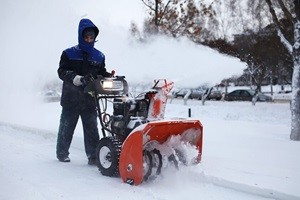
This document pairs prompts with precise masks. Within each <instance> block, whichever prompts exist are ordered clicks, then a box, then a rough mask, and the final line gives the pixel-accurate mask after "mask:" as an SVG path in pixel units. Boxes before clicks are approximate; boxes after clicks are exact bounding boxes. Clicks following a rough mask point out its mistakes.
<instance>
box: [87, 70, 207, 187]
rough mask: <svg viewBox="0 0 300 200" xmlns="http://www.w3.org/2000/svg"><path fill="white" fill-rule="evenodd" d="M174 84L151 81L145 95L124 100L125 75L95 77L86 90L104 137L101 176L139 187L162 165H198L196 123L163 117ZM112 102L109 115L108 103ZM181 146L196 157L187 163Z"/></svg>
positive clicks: (199, 143)
mask: <svg viewBox="0 0 300 200" xmlns="http://www.w3.org/2000/svg"><path fill="white" fill-rule="evenodd" d="M172 87H173V82H168V81H166V80H155V81H154V86H153V88H152V89H151V90H149V91H148V92H145V93H142V94H140V95H138V96H137V97H134V98H131V97H128V85H127V82H126V80H125V77H123V76H116V77H113V78H104V77H102V76H98V77H97V79H92V80H91V82H90V83H89V84H88V85H87V86H86V88H85V92H86V93H90V94H91V95H92V96H93V97H94V98H95V101H96V105H97V112H98V118H99V121H100V125H101V130H102V137H101V139H100V141H99V144H98V147H97V165H98V168H99V171H100V172H101V173H102V174H103V175H105V176H121V178H122V180H123V181H124V182H126V183H129V184H132V185H138V184H140V183H142V182H143V181H146V180H148V179H149V178H150V177H155V176H156V175H158V174H160V173H161V170H162V167H163V166H164V162H165V161H166V162H171V163H173V164H174V165H175V167H178V165H179V164H180V163H183V164H187V162H189V163H193V164H196V163H199V162H200V160H201V154H202V138H203V127H202V124H201V123H200V121H199V120H186V119H172V120H165V119H164V111H165V107H166V103H167V94H168V93H169V92H170V90H171V89H172ZM108 102H111V103H112V104H113V111H112V114H109V113H108V112H107V108H108V107H107V103H108ZM184 146H189V147H191V148H192V149H193V150H194V151H195V152H196V154H194V156H193V157H192V159H191V161H188V160H187V155H186V154H187V153H188V152H187V151H186V148H184Z"/></svg>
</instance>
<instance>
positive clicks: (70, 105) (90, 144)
mask: <svg viewBox="0 0 300 200" xmlns="http://www.w3.org/2000/svg"><path fill="white" fill-rule="evenodd" d="M98 33H99V30H98V28H97V27H96V26H95V25H94V24H93V22H92V21H91V20H89V19H82V20H81V21H80V22H79V27H78V45H76V46H74V47H71V48H68V49H66V50H64V51H63V53H62V55H61V59H60V62H59V68H58V70H57V72H58V76H59V78H60V79H61V80H63V89H62V97H61V101H60V104H61V106H62V112H61V118H60V125H59V131H58V137H57V146H56V156H57V159H58V160H59V161H61V162H70V158H69V148H70V145H71V142H72V138H73V134H74V130H75V127H76V124H77V122H78V119H79V116H80V117H81V121H82V126H83V133H84V146H85V152H86V155H87V157H88V164H89V165H95V164H96V147H97V144H98V141H99V133H98V128H97V112H96V104H95V100H94V98H93V97H92V96H91V95H89V94H87V93H84V87H85V86H86V84H87V83H88V82H89V80H90V77H91V76H92V77H96V76H97V75H102V76H104V77H109V76H111V74H110V73H108V72H107V71H106V68H105V57H104V55H103V54H102V53H101V52H100V51H98V50H97V49H95V48H94V44H95V39H96V37H97V35H98Z"/></svg>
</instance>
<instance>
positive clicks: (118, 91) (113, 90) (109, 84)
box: [84, 75, 128, 137]
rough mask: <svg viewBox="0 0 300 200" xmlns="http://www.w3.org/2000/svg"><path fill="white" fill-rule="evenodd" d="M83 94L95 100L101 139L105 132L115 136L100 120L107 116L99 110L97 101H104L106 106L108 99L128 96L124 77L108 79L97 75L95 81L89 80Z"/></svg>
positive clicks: (104, 109)
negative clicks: (89, 95)
mask: <svg viewBox="0 0 300 200" xmlns="http://www.w3.org/2000/svg"><path fill="white" fill-rule="evenodd" d="M84 92H85V93H89V94H91V95H92V96H93V97H94V99H95V104H96V108H97V112H98V118H99V121H100V124H101V130H102V134H103V137H106V133H105V131H108V132H109V133H111V135H115V134H116V133H115V132H114V131H112V130H111V129H109V128H108V126H107V122H106V123H105V122H104V121H105V120H104V119H103V118H102V117H107V116H109V115H108V114H106V108H103V111H102V110H101V106H100V103H99V100H100V99H104V104H105V105H106V104H107V99H109V98H117V97H123V96H126V95H127V94H128V84H127V81H126V80H125V76H115V77H110V78H108V77H103V76H100V75H99V76H97V78H96V79H90V82H89V83H88V84H87V86H86V87H85V88H84Z"/></svg>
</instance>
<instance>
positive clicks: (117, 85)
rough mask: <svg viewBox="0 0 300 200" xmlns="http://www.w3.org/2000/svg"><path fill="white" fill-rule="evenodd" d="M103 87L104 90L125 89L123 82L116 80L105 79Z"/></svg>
mask: <svg viewBox="0 0 300 200" xmlns="http://www.w3.org/2000/svg"><path fill="white" fill-rule="evenodd" d="M102 87H103V89H104V90H110V91H119V90H123V82H122V81H116V80H103V81H102Z"/></svg>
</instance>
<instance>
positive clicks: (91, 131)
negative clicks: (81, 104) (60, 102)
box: [56, 107, 99, 159]
mask: <svg viewBox="0 0 300 200" xmlns="http://www.w3.org/2000/svg"><path fill="white" fill-rule="evenodd" d="M79 116H80V117H81V121H82V126H83V134H84V147H85V152H86V155H87V157H88V158H89V159H90V158H92V159H93V158H95V157H96V148H97V144H98V142H99V133H98V128H97V112H96V110H95V109H94V108H89V109H81V110H78V109H73V108H65V107H63V108H62V113H61V117H60V125H59V130H58V137H57V145H56V156H57V158H64V157H67V156H68V155H69V148H70V145H71V142H72V138H73V134H74V130H75V127H76V125H77V122H78V119H79Z"/></svg>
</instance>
